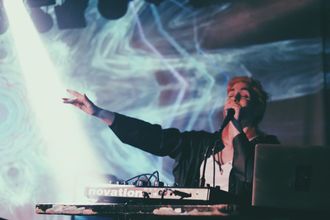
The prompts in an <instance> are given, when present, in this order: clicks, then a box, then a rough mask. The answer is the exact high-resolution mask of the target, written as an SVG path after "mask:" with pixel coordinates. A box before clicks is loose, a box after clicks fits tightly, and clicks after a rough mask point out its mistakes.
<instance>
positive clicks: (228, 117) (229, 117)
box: [199, 108, 235, 188]
mask: <svg viewBox="0 0 330 220" xmlns="http://www.w3.org/2000/svg"><path fill="white" fill-rule="evenodd" d="M234 115H235V110H234V109H232V108H230V109H228V110H227V115H226V117H225V119H224V120H223V122H222V125H221V127H220V130H219V134H220V135H221V134H222V131H223V129H224V128H225V127H226V126H227V124H228V123H229V122H230V121H231V120H232V118H233V117H234ZM215 146H216V143H215V144H214V145H210V146H208V147H207V149H206V152H205V154H204V162H203V163H204V164H203V172H202V177H201V179H200V185H199V186H200V187H201V188H203V187H204V186H205V171H206V162H207V157H208V154H209V152H210V150H212V153H213V154H214V151H215ZM214 162H215V161H214ZM213 169H215V166H213ZM213 173H214V171H213Z"/></svg>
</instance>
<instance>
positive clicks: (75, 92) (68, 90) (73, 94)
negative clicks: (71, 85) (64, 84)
mask: <svg viewBox="0 0 330 220" xmlns="http://www.w3.org/2000/svg"><path fill="white" fill-rule="evenodd" d="M66 91H67V92H68V93H70V95H72V96H74V97H77V98H82V97H84V96H83V95H82V94H80V93H79V92H77V91H75V90H71V89H67V90H66Z"/></svg>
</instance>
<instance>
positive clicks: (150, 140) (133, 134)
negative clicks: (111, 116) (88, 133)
mask: <svg viewBox="0 0 330 220" xmlns="http://www.w3.org/2000/svg"><path fill="white" fill-rule="evenodd" d="M115 114H116V115H115V120H114V122H113V123H112V125H111V126H110V128H111V129H112V131H113V132H114V133H115V134H116V136H117V137H118V138H119V139H120V140H121V141H122V142H123V143H126V144H129V145H131V146H134V147H137V148H139V149H141V150H144V151H146V152H149V153H151V154H154V155H157V156H170V157H172V158H175V157H177V156H178V154H180V153H182V152H185V154H189V152H190V151H189V150H188V149H184V148H185V147H186V148H188V147H190V146H192V144H191V143H198V142H201V141H203V137H205V136H206V135H207V132H203V131H189V132H180V131H179V130H178V129H176V128H168V129H163V128H162V127H161V126H160V125H158V124H150V123H148V122H145V121H143V120H140V119H136V118H131V117H128V116H125V115H121V114H119V113H115ZM197 145H198V144H197Z"/></svg>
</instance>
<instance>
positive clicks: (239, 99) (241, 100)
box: [226, 82, 251, 108]
mask: <svg viewBox="0 0 330 220" xmlns="http://www.w3.org/2000/svg"><path fill="white" fill-rule="evenodd" d="M250 100H251V94H250V91H249V87H248V84H247V83H245V82H237V83H235V84H234V85H233V87H232V88H231V89H230V90H229V92H228V94H227V100H226V107H227V108H230V107H233V108H234V106H235V105H239V106H240V107H241V108H243V107H247V106H248V105H249V103H250Z"/></svg>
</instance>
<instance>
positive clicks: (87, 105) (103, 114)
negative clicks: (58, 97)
mask: <svg viewBox="0 0 330 220" xmlns="http://www.w3.org/2000/svg"><path fill="white" fill-rule="evenodd" d="M67 91H68V93H69V94H70V95H72V96H73V97H74V98H63V102H64V103H67V104H71V105H73V106H76V107H77V108H79V109H81V110H82V111H84V112H85V113H87V114H89V115H93V116H95V117H97V118H99V119H101V120H102V121H104V122H105V123H106V124H107V125H109V126H111V125H112V123H113V121H114V119H115V114H114V113H113V112H111V111H108V110H105V109H102V108H100V107H98V106H96V105H95V104H94V103H93V102H92V101H91V100H90V99H89V98H88V97H87V96H86V94H81V93H79V92H77V91H74V90H70V89H68V90H67Z"/></svg>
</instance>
